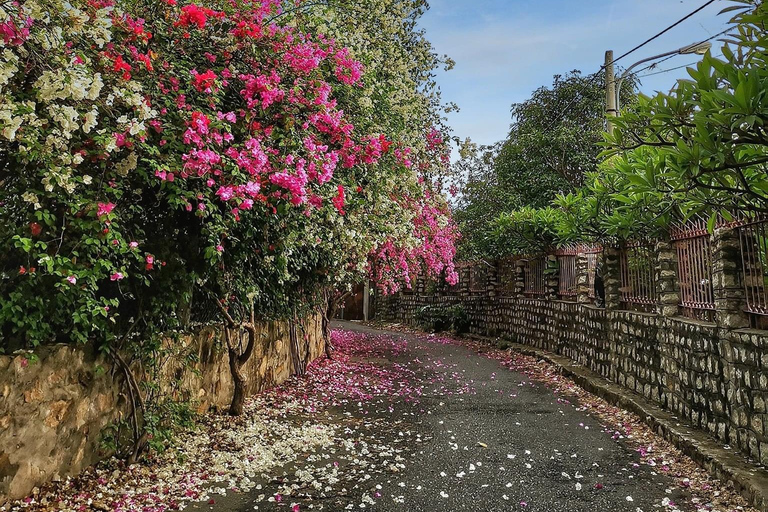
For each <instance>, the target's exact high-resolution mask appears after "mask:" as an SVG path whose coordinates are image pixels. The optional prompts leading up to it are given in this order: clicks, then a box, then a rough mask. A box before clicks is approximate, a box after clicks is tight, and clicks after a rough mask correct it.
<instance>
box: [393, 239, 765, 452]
mask: <svg viewBox="0 0 768 512" xmlns="http://www.w3.org/2000/svg"><path fill="white" fill-rule="evenodd" d="M712 244H713V245H712V259H711V262H712V281H713V289H714V309H713V310H712V311H711V315H710V320H711V321H702V320H698V319H693V318H689V317H684V316H681V309H680V307H679V300H680V299H679V295H678V294H679V284H678V268H677V267H678V265H677V261H676V252H675V250H674V247H673V245H672V244H670V243H669V242H659V243H657V244H656V247H655V256H654V258H655V266H656V269H655V278H654V279H655V287H656V290H657V295H656V301H655V303H654V304H651V305H649V306H648V307H646V308H645V311H639V310H628V309H626V307H627V306H626V305H623V304H622V302H621V300H620V298H621V297H620V295H621V289H622V282H621V276H620V275H619V270H618V267H619V264H620V262H619V250H618V249H616V248H606V249H605V250H604V252H603V254H602V256H601V258H602V262H603V265H604V268H603V276H604V279H605V281H604V282H605V293H606V296H605V307H597V306H596V305H594V304H593V303H591V301H590V300H587V297H588V290H583V289H580V290H579V294H578V296H576V297H574V298H573V299H572V300H571V301H566V300H558V299H557V297H556V289H555V288H554V287H556V286H557V279H554V278H553V279H549V280H548V283H547V286H548V287H549V289H548V290H546V292H545V293H543V294H542V295H541V296H540V297H536V298H532V297H526V296H525V295H524V294H523V285H522V284H521V283H517V285H516V286H512V287H506V290H507V291H506V292H504V291H500V290H502V288H501V287H500V286H499V284H500V283H499V282H493V279H494V278H493V276H495V275H499V274H502V272H501V271H500V270H497V271H491V272H489V275H490V276H491V278H490V279H489V282H488V283H487V286H486V287H485V289H484V290H481V291H477V290H474V291H473V290H470V289H469V286H468V285H467V283H468V282H469V281H470V279H469V278H468V270H467V269H468V267H467V266H464V267H462V269H461V272H462V273H461V280H460V284H459V287H458V290H457V291H455V293H453V294H451V295H445V294H437V295H431V296H425V295H424V294H418V293H416V294H400V295H396V296H392V297H389V298H384V299H379V302H380V303H379V305H378V314H379V319H381V320H384V321H394V322H401V323H411V324H413V323H414V316H415V315H416V313H417V311H419V310H420V309H421V308H422V307H424V306H427V305H441V304H444V305H446V306H448V305H455V304H462V305H463V306H464V309H465V311H466V312H467V313H468V316H469V319H470V327H469V330H470V332H471V333H473V334H478V335H484V336H500V337H503V338H506V339H509V340H511V341H514V342H517V343H521V344H525V345H530V346H533V347H536V348H540V349H544V350H547V351H550V352H553V353H556V354H560V355H564V356H567V357H569V358H570V359H572V360H574V361H576V362H578V363H580V364H582V365H584V366H586V367H588V368H590V369H592V370H593V371H595V372H598V373H600V374H601V375H603V376H605V377H606V378H608V379H610V380H612V381H614V382H616V383H618V384H621V385H622V386H625V387H627V388H629V389H631V390H633V391H635V392H637V393H639V394H642V395H643V396H645V397H647V398H648V399H650V400H652V401H654V402H656V403H658V404H659V405H661V406H662V407H664V408H666V409H668V410H670V411H672V412H673V413H675V414H676V415H678V416H680V417H681V418H685V419H686V420H687V421H688V422H690V423H691V424H693V425H694V426H696V427H698V428H700V429H703V430H706V431H707V432H709V433H710V434H711V435H712V436H714V437H715V438H717V439H718V440H719V441H721V442H722V443H724V444H728V445H730V446H732V447H734V448H738V449H740V450H741V451H742V452H743V453H745V454H747V455H748V456H750V457H751V458H752V459H754V460H755V461H758V462H760V463H763V464H768V407H767V406H766V400H768V331H763V330H756V329H750V328H747V327H746V326H748V325H749V317H748V315H747V314H746V313H745V312H744V308H745V304H744V291H743V283H742V282H741V281H742V277H741V276H740V272H741V271H742V268H741V256H740V253H739V245H738V234H737V233H736V232H735V230H733V229H718V230H717V231H716V232H715V234H714V235H713V236H712ZM580 256H581V255H580ZM578 269H579V272H580V273H583V272H585V271H586V269H585V267H584V265H582V264H581V262H579V265H578ZM518 270H519V269H518ZM509 274H510V273H509V272H508V273H507V275H509ZM511 274H514V275H515V276H516V279H518V280H522V275H521V272H520V271H518V272H511ZM555 277H556V276H555ZM578 283H579V286H580V287H583V286H584V285H585V283H586V278H585V276H583V275H580V276H579V279H578ZM623 308H624V309H623ZM638 309H639V308H638Z"/></svg>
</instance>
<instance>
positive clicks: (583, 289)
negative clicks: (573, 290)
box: [576, 252, 592, 304]
mask: <svg viewBox="0 0 768 512" xmlns="http://www.w3.org/2000/svg"><path fill="white" fill-rule="evenodd" d="M588 265H589V261H588V260H587V255H586V254H584V253H583V252H579V253H578V254H577V255H576V285H577V286H578V292H579V294H578V301H579V304H589V303H591V302H592V299H590V298H589V292H590V289H589V275H588V268H587V267H588Z"/></svg>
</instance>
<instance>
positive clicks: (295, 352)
mask: <svg viewBox="0 0 768 512" xmlns="http://www.w3.org/2000/svg"><path fill="white" fill-rule="evenodd" d="M289 333H290V339H291V359H292V360H293V372H294V373H295V374H296V375H298V376H299V377H303V376H304V373H305V368H304V364H303V361H302V360H301V349H300V347H299V334H298V332H297V331H296V317H295V316H294V319H293V322H291V326H290V329H289Z"/></svg>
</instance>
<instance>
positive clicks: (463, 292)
mask: <svg viewBox="0 0 768 512" xmlns="http://www.w3.org/2000/svg"><path fill="white" fill-rule="evenodd" d="M471 270H472V269H470V267H469V266H463V267H460V268H459V269H458V271H459V275H460V276H461V278H460V280H459V295H460V296H462V297H469V277H470V271H471Z"/></svg>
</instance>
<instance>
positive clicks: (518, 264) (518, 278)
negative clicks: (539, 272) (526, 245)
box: [513, 258, 525, 298]
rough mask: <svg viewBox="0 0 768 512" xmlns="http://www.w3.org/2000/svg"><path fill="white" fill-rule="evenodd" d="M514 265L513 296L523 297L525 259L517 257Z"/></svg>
mask: <svg viewBox="0 0 768 512" xmlns="http://www.w3.org/2000/svg"><path fill="white" fill-rule="evenodd" d="M514 265H515V274H514V275H515V286H514V292H513V293H514V296H515V297H517V298H520V297H525V260H524V259H522V258H521V259H517V260H515V261H514Z"/></svg>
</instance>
